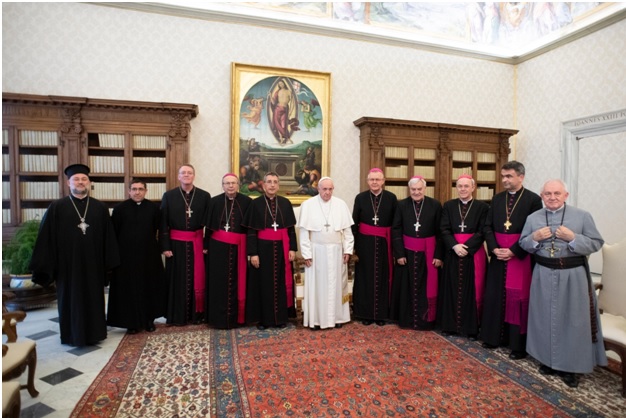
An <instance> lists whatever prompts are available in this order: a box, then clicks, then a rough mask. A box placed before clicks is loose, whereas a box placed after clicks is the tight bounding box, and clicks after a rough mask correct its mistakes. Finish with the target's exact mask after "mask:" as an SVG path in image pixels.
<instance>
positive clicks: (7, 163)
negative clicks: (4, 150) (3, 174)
mask: <svg viewBox="0 0 626 418" xmlns="http://www.w3.org/2000/svg"><path fill="white" fill-rule="evenodd" d="M9 170H11V156H10V155H9V154H2V171H9Z"/></svg>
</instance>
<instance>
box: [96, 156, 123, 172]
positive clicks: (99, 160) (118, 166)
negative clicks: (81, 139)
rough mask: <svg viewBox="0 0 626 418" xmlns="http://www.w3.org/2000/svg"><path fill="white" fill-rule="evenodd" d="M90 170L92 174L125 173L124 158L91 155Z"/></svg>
mask: <svg viewBox="0 0 626 418" xmlns="http://www.w3.org/2000/svg"><path fill="white" fill-rule="evenodd" d="M89 168H91V172H92V173H104V174H108V173H115V174H121V173H123V172H124V157H105V156H99V155H90V156H89Z"/></svg>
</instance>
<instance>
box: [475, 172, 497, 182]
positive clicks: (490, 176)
mask: <svg viewBox="0 0 626 418" xmlns="http://www.w3.org/2000/svg"><path fill="white" fill-rule="evenodd" d="M476 180H477V181H496V172H495V171H493V170H478V171H477V173H476Z"/></svg>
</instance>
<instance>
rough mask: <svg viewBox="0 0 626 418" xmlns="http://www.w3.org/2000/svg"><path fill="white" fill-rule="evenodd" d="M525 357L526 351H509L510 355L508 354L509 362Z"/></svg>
mask: <svg viewBox="0 0 626 418" xmlns="http://www.w3.org/2000/svg"><path fill="white" fill-rule="evenodd" d="M527 356H528V354H526V351H511V354H509V358H510V359H511V360H521V359H523V358H526V357H527Z"/></svg>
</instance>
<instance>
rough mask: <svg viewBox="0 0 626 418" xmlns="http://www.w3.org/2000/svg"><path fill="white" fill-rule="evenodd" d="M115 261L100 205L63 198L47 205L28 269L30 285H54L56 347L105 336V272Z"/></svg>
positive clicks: (110, 232)
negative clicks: (58, 339) (83, 227)
mask: <svg viewBox="0 0 626 418" xmlns="http://www.w3.org/2000/svg"><path fill="white" fill-rule="evenodd" d="M70 199H72V200H70ZM72 201H74V204H75V205H76V208H74V205H73V204H72ZM87 203H89V207H87ZM77 210H78V212H80V214H81V215H84V218H85V223H86V224H87V225H89V226H88V227H87V228H86V230H85V233H83V231H82V230H81V229H80V228H79V227H78V224H79V223H81V221H80V218H79V215H78V214H77V213H76V211H77ZM119 257H120V255H119V250H118V246H117V240H116V239H115V232H114V230H113V224H112V223H111V218H110V216H109V210H108V209H107V208H106V207H105V206H104V205H103V204H102V203H101V202H100V201H98V200H97V199H94V198H93V197H90V198H85V199H76V198H74V197H71V198H70V197H65V198H63V199H60V200H57V201H55V202H52V204H50V207H49V208H48V210H47V211H46V213H45V215H44V216H43V219H42V220H41V226H40V228H39V235H38V236H37V242H36V243H35V248H34V251H33V258H32V260H31V263H30V270H31V271H32V272H33V281H34V282H35V283H37V284H40V285H44V286H47V285H50V284H51V283H52V282H55V283H56V289H57V299H58V302H57V305H58V308H59V329H60V331H61V344H69V345H73V346H76V347H82V346H85V345H90V344H95V343H97V342H99V341H102V340H104V339H105V338H106V337H107V326H106V317H105V309H104V286H105V285H106V272H107V271H109V270H111V269H113V268H114V267H117V266H118V265H119V263H120V258H119Z"/></svg>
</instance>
